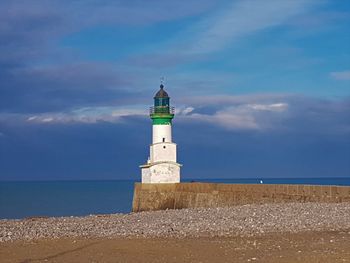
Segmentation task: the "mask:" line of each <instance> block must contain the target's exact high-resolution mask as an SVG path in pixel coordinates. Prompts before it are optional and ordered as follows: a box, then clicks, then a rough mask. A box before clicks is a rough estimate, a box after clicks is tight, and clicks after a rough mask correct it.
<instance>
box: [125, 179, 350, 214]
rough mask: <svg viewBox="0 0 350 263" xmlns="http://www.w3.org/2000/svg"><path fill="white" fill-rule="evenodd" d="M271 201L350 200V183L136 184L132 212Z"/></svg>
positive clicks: (335, 201)
mask: <svg viewBox="0 0 350 263" xmlns="http://www.w3.org/2000/svg"><path fill="white" fill-rule="evenodd" d="M271 202H334V203H337V202H350V186H329V185H327V186H326V185H287V184H220V183H174V184H141V183H135V188H134V197H133V209H132V210H133V212H139V211H150V210H165V209H181V208H198V207H226V206H234V205H242V204H252V203H271Z"/></svg>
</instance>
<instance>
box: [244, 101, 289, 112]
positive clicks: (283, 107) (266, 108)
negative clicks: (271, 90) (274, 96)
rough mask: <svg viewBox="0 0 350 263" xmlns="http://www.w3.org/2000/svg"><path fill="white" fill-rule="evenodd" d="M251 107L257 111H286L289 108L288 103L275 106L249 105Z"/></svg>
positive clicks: (275, 104)
mask: <svg viewBox="0 0 350 263" xmlns="http://www.w3.org/2000/svg"><path fill="white" fill-rule="evenodd" d="M247 107H250V108H252V109H254V110H257V111H285V110H286V109H287V108H288V104H287V103H274V104H248V105H247Z"/></svg>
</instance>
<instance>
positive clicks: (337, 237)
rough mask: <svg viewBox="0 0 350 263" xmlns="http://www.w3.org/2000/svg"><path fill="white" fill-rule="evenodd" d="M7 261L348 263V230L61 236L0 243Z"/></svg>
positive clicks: (0, 257)
mask: <svg viewBox="0 0 350 263" xmlns="http://www.w3.org/2000/svg"><path fill="white" fill-rule="evenodd" d="M0 261H1V262H3V263H6V262H23V263H24V262H27V263H29V262H146V263H147V262H152V263H155V262H272V263H274V262H308V263H312V262H350V229H349V230H343V231H322V232H317V231H313V232H310V231H308V232H301V233H269V234H266V235H263V236H251V237H238V236H237V237H227V238H223V237H222V238H205V237H201V238H184V239H178V238H166V239H161V238H135V237H131V238H127V237H125V238H113V239H106V238H86V239H83V238H78V239H75V238H66V239H65V238H60V239H39V240H33V241H14V242H5V243H0Z"/></svg>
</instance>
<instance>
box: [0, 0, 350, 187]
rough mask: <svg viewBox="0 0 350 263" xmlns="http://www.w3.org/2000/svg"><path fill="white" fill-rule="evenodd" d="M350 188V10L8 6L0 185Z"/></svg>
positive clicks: (206, 4) (278, 4)
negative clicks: (168, 176)
mask: <svg viewBox="0 0 350 263" xmlns="http://www.w3.org/2000/svg"><path fill="white" fill-rule="evenodd" d="M160 77H165V86H166V90H167V91H168V93H169V94H170V96H171V102H172V104H173V105H174V106H176V109H177V114H176V117H175V120H174V141H175V142H176V143H178V147H179V161H180V162H181V163H183V164H184V167H183V177H184V178H204V177H205V178H242V177H258V178H260V177H319V176H321V177H326V176H328V177H332V176H334V177H340V176H341V177H344V176H346V177H350V96H349V95H350V2H349V1H342V0H333V1H330V0H329V1H327V0H315V1H311V0H293V1H292V0H280V1H277V0H266V1H257V0H256V1H253V0H248V1H212V0H203V1H195V0H188V1H167V0H163V1H160V0H154V1H152V0H151V1H130V0H129V1H108V0H105V1H92V0H91V1H62V0H61V1H54V0H52V1H35V0H28V1H6V0H5V1H1V2H0V180H60V179H62V180H78V179H133V180H138V179H139V178H140V171H139V168H138V165H140V164H142V163H143V162H144V161H145V160H146V159H147V155H148V145H149V143H150V142H151V122H150V120H149V118H148V116H147V113H148V107H149V106H150V105H151V104H152V98H153V95H154V93H155V92H156V91H157V89H158V87H159V79H160Z"/></svg>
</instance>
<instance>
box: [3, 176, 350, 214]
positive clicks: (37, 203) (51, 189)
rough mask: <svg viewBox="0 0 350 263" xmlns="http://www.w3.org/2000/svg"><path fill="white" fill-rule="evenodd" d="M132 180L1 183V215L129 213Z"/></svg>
mask: <svg viewBox="0 0 350 263" xmlns="http://www.w3.org/2000/svg"><path fill="white" fill-rule="evenodd" d="M260 180H262V181H263V183H264V184H315V185H350V177H349V178H268V179H195V180H184V181H187V182H191V181H196V182H217V183H241V184H257V183H260ZM133 189H134V181H45V182H37V181H35V182H0V218H2V219H4V218H25V217H32V216H83V215H89V214H110V213H128V212H130V210H131V205H132V197H133Z"/></svg>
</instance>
